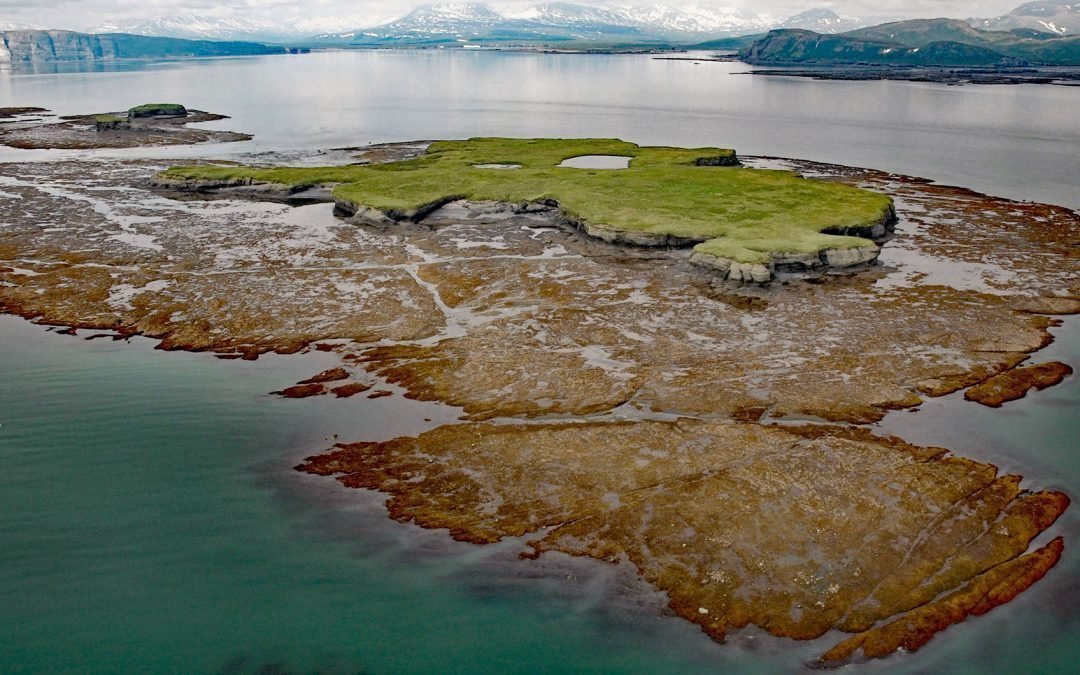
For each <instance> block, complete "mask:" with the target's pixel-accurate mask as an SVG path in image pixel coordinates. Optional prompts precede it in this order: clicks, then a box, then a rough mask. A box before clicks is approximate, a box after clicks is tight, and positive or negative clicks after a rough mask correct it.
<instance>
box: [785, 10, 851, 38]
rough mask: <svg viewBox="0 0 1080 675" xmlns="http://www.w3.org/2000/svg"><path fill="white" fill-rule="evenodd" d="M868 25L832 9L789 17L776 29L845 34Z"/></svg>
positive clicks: (811, 11)
mask: <svg viewBox="0 0 1080 675" xmlns="http://www.w3.org/2000/svg"><path fill="white" fill-rule="evenodd" d="M866 25H867V24H866V23H864V22H863V21H860V20H859V19H850V18H847V17H842V16H840V15H839V14H837V13H836V12H834V11H832V10H831V9H824V8H818V9H808V10H807V11H805V12H800V13H799V14H796V15H795V16H792V17H788V18H787V20H785V21H784V22H783V23H781V24H780V25H778V26H776V28H797V29H800V30H812V31H814V32H815V33H823V34H829V33H843V32H845V31H849V30H855V29H856V28H862V27H864V26H866Z"/></svg>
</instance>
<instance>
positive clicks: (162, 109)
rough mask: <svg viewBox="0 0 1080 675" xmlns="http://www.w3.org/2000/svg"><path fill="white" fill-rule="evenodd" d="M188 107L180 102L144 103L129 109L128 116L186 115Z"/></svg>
mask: <svg viewBox="0 0 1080 675" xmlns="http://www.w3.org/2000/svg"><path fill="white" fill-rule="evenodd" d="M187 112H188V111H187V108H185V107H184V106H182V105H180V104H179V103H144V104H142V105H137V106H135V107H134V108H129V109H128V117H156V116H158V115H164V116H168V117H184V116H186V115H187Z"/></svg>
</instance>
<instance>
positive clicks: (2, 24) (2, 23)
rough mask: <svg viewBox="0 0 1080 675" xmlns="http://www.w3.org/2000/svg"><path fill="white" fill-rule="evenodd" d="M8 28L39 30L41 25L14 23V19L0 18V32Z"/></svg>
mask: <svg viewBox="0 0 1080 675" xmlns="http://www.w3.org/2000/svg"><path fill="white" fill-rule="evenodd" d="M9 30H41V26H31V25H28V24H24V23H15V22H14V21H7V20H5V19H0V33H3V32H5V31H9Z"/></svg>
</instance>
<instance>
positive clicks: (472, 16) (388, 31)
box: [363, 3, 508, 39]
mask: <svg viewBox="0 0 1080 675" xmlns="http://www.w3.org/2000/svg"><path fill="white" fill-rule="evenodd" d="M507 22H508V20H507V18H506V17H505V16H503V15H502V14H499V13H498V12H496V11H495V10H494V9H492V8H491V7H489V6H488V5H485V4H480V3H451V4H442V5H425V6H423V7H417V8H416V9H414V10H413V11H411V12H409V13H408V14H406V15H405V16H403V17H401V18H400V19H396V20H394V21H390V22H387V23H384V24H381V25H378V26H374V27H372V28H369V29H367V30H365V31H363V33H364V34H365V35H367V36H371V37H380V38H389V39H406V38H421V37H424V36H447V37H454V38H462V39H467V38H478V37H483V36H484V35H486V34H487V33H489V32H491V30H492V29H493V28H495V27H497V26H499V25H502V24H506V23H507Z"/></svg>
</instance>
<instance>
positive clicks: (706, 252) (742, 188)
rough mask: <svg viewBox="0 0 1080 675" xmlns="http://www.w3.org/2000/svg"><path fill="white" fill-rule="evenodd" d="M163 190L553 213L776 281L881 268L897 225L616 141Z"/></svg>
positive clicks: (730, 164)
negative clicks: (786, 275) (314, 191)
mask: <svg viewBox="0 0 1080 675" xmlns="http://www.w3.org/2000/svg"><path fill="white" fill-rule="evenodd" d="M590 159H591V160H592V161H591V162H590ZM612 160H613V161H612ZM156 184H157V185H158V186H161V187H167V188H173V189H180V190H185V191H211V190H218V191H220V190H222V189H229V188H232V187H243V188H245V189H248V190H249V189H250V188H251V187H252V186H253V185H263V186H266V188H267V189H268V190H270V191H272V192H278V193H280V192H282V191H284V192H286V193H296V192H300V191H303V190H308V189H310V188H312V187H315V186H323V187H325V186H334V187H333V191H332V193H331V194H332V197H333V200H334V202H335V204H336V205H337V208H338V210H339V212H340V213H342V214H344V215H347V216H350V217H351V218H352V219H353V220H354V221H362V222H367V223H376V224H377V223H380V222H392V221H402V220H408V221H413V222H417V221H420V220H423V218H424V217H425V216H427V215H428V214H430V213H432V212H434V211H435V210H437V209H438V208H439V207H441V206H444V205H446V204H449V203H451V202H455V201H459V200H466V201H468V202H498V203H504V204H513V205H518V207H519V208H521V209H522V210H529V209H535V208H537V207H538V206H539V207H540V208H544V207H548V208H554V209H557V210H558V212H559V215H560V217H561V219H562V221H563V222H564V223H568V224H572V225H573V226H575V227H578V228H580V229H581V230H583V231H584V232H586V233H588V234H589V235H591V236H593V237H597V238H599V239H602V240H604V241H608V242H618V243H624V244H633V245H638V246H690V245H694V249H693V255H692V256H691V262H694V263H696V264H698V265H701V266H705V267H709V268H712V269H714V270H717V271H718V272H719V273H720V274H722V275H723V276H724V277H725V278H728V279H732V280H735V281H747V282H766V281H769V280H770V279H772V278H773V276H774V274H775V272H776V271H777V270H778V269H780V270H808V269H814V268H824V267H834V268H836V267H851V266H854V265H860V264H865V263H868V262H871V261H873V260H874V259H876V258H877V256H878V253H879V252H880V247H879V246H878V245H877V244H876V243H875V241H874V240H875V239H877V240H880V239H882V238H883V237H884V236H885V235H886V234H887V232H888V230H889V228H890V227H891V224H892V223H893V221H894V220H895V213H894V210H893V204H892V200H891V199H890V198H889V197H887V196H885V195H882V194H879V193H875V192H871V191H868V190H862V189H859V188H856V187H852V186H850V185H843V184H837V183H830V182H825V181H818V180H810V179H805V178H802V177H801V176H799V175H798V174H796V173H794V172H791V171H777V170H765V169H749V168H744V167H741V166H740V165H739V162H738V160H737V157H736V154H735V152H734V151H733V150H730V149H721V148H697V149H683V148H663V147H642V146H639V145H636V144H633V143H627V142H625V141H620V140H613V139H573V140H567V139H508V138H473V139H470V140H467V141H443V142H436V143H432V144H431V145H430V147H429V148H428V149H427V152H426V153H424V154H423V155H420V156H418V157H414V158H411V159H407V160H403V161H397V162H388V163H381V164H375V165H359V166H356V165H354V166H344V167H310V168H309V167H300V168H283V167H275V168H253V167H238V166H193V167H173V168H171V169H169V170H168V171H165V172H163V173H161V174H159V175H158V176H157V178H156Z"/></svg>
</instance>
